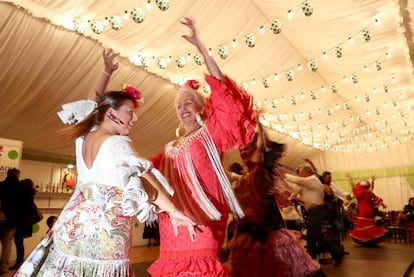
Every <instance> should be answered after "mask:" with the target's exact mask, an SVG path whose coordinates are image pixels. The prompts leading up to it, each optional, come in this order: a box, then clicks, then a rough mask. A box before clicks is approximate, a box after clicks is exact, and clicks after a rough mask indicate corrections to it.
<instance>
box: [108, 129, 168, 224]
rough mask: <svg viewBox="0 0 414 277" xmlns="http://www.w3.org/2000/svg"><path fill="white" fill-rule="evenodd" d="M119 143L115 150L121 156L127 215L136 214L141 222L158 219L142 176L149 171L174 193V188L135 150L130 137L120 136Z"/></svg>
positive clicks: (125, 212)
mask: <svg viewBox="0 0 414 277" xmlns="http://www.w3.org/2000/svg"><path fill="white" fill-rule="evenodd" d="M118 140H119V143H117V146H116V147H114V151H116V153H117V157H119V159H120V161H119V173H120V179H121V183H122V185H123V186H124V192H123V198H124V203H123V204H122V209H123V211H124V214H125V215H126V216H136V217H137V219H138V220H139V221H141V222H143V221H149V222H152V221H154V220H156V217H157V216H156V213H159V212H160V211H161V210H159V209H157V208H156V206H154V205H153V204H152V203H151V202H150V201H149V199H148V194H147V193H146V191H145V189H144V186H143V185H142V181H141V176H142V175H143V174H145V173H147V172H151V173H152V174H154V176H155V178H156V179H157V180H158V181H159V182H160V183H161V184H162V185H163V187H164V188H165V189H166V191H167V192H168V193H169V194H170V195H172V194H173V189H172V188H171V186H170V185H169V183H168V181H167V180H166V179H165V178H164V176H163V175H162V174H161V173H160V172H159V171H158V170H157V169H155V168H153V167H152V163H151V162H150V161H148V160H146V159H144V158H142V157H140V156H138V154H137V153H136V152H135V151H134V150H133V148H132V146H131V140H130V139H129V138H128V137H122V136H119V139H118Z"/></svg>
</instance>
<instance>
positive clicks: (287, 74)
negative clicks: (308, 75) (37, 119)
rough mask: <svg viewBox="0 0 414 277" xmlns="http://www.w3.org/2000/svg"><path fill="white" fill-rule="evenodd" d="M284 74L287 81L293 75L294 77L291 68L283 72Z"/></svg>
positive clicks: (291, 78) (290, 79)
mask: <svg viewBox="0 0 414 277" xmlns="http://www.w3.org/2000/svg"><path fill="white" fill-rule="evenodd" d="M285 76H286V79H287V80H288V81H292V80H293V77H294V73H293V70H291V69H289V70H288V71H286V72H285Z"/></svg>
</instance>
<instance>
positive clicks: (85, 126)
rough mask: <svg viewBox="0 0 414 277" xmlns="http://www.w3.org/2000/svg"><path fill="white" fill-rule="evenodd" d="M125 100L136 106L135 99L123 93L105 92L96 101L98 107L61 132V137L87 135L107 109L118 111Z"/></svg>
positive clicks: (71, 137) (69, 137) (100, 120)
mask: <svg viewBox="0 0 414 277" xmlns="http://www.w3.org/2000/svg"><path fill="white" fill-rule="evenodd" d="M127 100H131V101H132V102H133V103H134V105H136V99H135V98H134V97H133V96H132V95H130V94H128V93H126V92H124V91H107V92H105V93H104V94H103V95H102V96H101V97H100V98H99V99H98V107H97V108H95V109H94V110H93V111H92V112H91V114H90V115H89V116H87V117H86V118H85V119H84V120H82V121H81V122H79V123H77V124H76V125H72V126H69V127H66V128H63V129H62V130H61V135H62V136H63V137H64V138H66V139H73V138H77V137H80V136H83V135H85V134H87V133H88V132H89V131H90V130H91V129H92V128H93V127H94V126H95V125H99V124H100V123H101V122H102V121H103V119H104V117H105V113H106V111H107V110H108V109H109V108H112V109H114V110H118V109H119V108H120V107H121V106H122V105H123V104H124V103H125V101H127Z"/></svg>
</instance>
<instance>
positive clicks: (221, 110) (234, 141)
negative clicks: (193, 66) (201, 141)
mask: <svg viewBox="0 0 414 277" xmlns="http://www.w3.org/2000/svg"><path fill="white" fill-rule="evenodd" d="M206 81H207V83H208V84H209V85H210V87H211V90H212V94H211V96H210V98H209V99H208V101H207V103H206V106H205V109H206V115H207V118H208V120H207V125H208V126H214V128H209V130H210V131H211V132H213V129H214V130H217V131H218V132H220V134H221V136H224V138H222V139H221V151H223V152H225V151H227V150H230V149H234V148H237V147H244V146H245V145H247V144H249V143H250V142H251V141H252V140H253V139H254V136H255V132H256V129H255V127H256V124H257V117H256V114H255V111H254V109H253V97H252V96H250V95H249V94H248V93H246V92H245V91H244V90H242V89H241V88H240V87H239V86H237V84H236V83H235V82H234V81H233V80H232V79H230V78H229V77H227V76H225V80H224V82H222V81H220V80H218V79H216V78H214V77H213V76H209V75H207V76H206ZM213 137H215V136H214V135H213Z"/></svg>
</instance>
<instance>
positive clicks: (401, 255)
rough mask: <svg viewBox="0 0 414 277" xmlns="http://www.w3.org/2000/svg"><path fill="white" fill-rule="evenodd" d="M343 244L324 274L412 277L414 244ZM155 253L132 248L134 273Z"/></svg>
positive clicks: (143, 270)
mask: <svg viewBox="0 0 414 277" xmlns="http://www.w3.org/2000/svg"><path fill="white" fill-rule="evenodd" d="M344 245H345V249H346V250H347V251H349V252H350V254H349V256H346V258H345V260H344V262H343V263H342V264H341V265H340V266H339V267H334V266H333V263H332V262H330V263H328V264H322V269H323V271H324V272H325V273H326V275H327V276H329V277H331V276H332V277H414V269H413V270H412V271H413V272H412V273H409V274H406V275H404V273H405V272H406V271H407V269H408V268H409V266H410V264H412V263H414V244H406V243H395V242H382V243H381V244H380V245H379V247H376V248H367V247H362V246H360V245H357V244H355V243H354V242H353V241H352V240H350V239H349V238H348V239H346V240H345V241H344ZM158 254H159V248H158V247H146V246H139V247H134V248H132V251H131V260H132V261H133V262H134V265H133V266H134V270H135V276H137V277H142V276H149V275H148V274H147V273H146V268H147V267H148V266H149V265H150V264H151V263H152V261H153V260H154V259H156V258H157V257H158ZM413 267H414V265H413ZM9 276H12V272H11V271H10V272H9V273H8V274H4V275H1V277H9ZM235 277H237V276H235Z"/></svg>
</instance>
